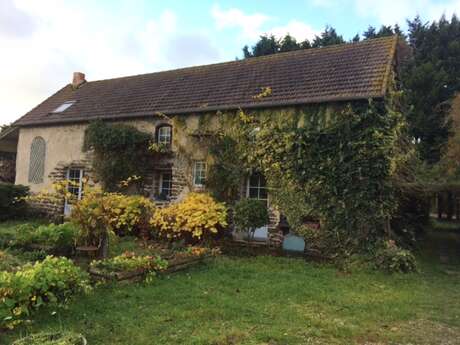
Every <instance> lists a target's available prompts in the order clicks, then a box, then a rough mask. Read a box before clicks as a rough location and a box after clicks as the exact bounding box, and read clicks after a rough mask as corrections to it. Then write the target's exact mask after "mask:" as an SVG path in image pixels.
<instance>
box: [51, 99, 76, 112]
mask: <svg viewBox="0 0 460 345" xmlns="http://www.w3.org/2000/svg"><path fill="white" fill-rule="evenodd" d="M75 102H76V101H65V102H64V103H62V104H61V105H60V106H59V107H57V108H56V109H54V110H53V111H52V113H62V112H63V111H65V110H67V109H69V108H70V107H71V106H72V105H74V104H75Z"/></svg>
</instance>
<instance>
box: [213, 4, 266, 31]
mask: <svg viewBox="0 0 460 345" xmlns="http://www.w3.org/2000/svg"><path fill="white" fill-rule="evenodd" d="M211 16H212V17H213V18H214V21H215V23H216V27H217V29H218V30H222V29H227V28H237V29H240V30H241V33H242V36H243V38H246V39H257V38H258V37H259V35H260V33H261V27H262V26H263V25H264V24H265V23H266V22H267V21H269V20H270V17H269V16H267V15H265V14H262V13H254V14H245V13H244V12H243V11H241V10H240V9H237V8H230V9H228V10H222V9H221V8H220V6H219V5H214V6H213V7H212V9H211Z"/></svg>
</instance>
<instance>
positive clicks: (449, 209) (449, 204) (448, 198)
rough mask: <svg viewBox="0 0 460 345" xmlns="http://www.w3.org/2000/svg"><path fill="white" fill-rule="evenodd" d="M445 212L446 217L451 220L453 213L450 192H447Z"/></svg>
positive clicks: (452, 201) (452, 200)
mask: <svg viewBox="0 0 460 345" xmlns="http://www.w3.org/2000/svg"><path fill="white" fill-rule="evenodd" d="M446 206H447V207H446V208H447V209H446V213H447V219H448V220H452V216H453V215H454V197H453V194H452V192H447V205H446Z"/></svg>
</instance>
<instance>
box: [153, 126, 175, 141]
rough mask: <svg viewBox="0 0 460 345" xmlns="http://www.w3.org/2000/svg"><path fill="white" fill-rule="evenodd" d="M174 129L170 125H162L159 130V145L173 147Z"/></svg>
mask: <svg viewBox="0 0 460 345" xmlns="http://www.w3.org/2000/svg"><path fill="white" fill-rule="evenodd" d="M171 139H172V127H171V126H170V125H161V126H160V127H158V128H157V143H158V144H160V145H168V146H169V145H171Z"/></svg>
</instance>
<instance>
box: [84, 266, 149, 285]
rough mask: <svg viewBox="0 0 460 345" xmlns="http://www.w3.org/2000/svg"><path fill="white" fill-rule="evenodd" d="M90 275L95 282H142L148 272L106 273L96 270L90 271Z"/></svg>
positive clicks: (91, 269)
mask: <svg viewBox="0 0 460 345" xmlns="http://www.w3.org/2000/svg"><path fill="white" fill-rule="evenodd" d="M89 274H90V275H91V277H92V278H93V279H94V280H111V281H118V282H120V281H125V280H128V281H133V282H134V281H142V280H143V279H144V277H145V275H146V274H147V270H144V269H143V270H135V271H123V272H110V273H107V272H104V271H100V270H98V269H95V268H90V269H89Z"/></svg>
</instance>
